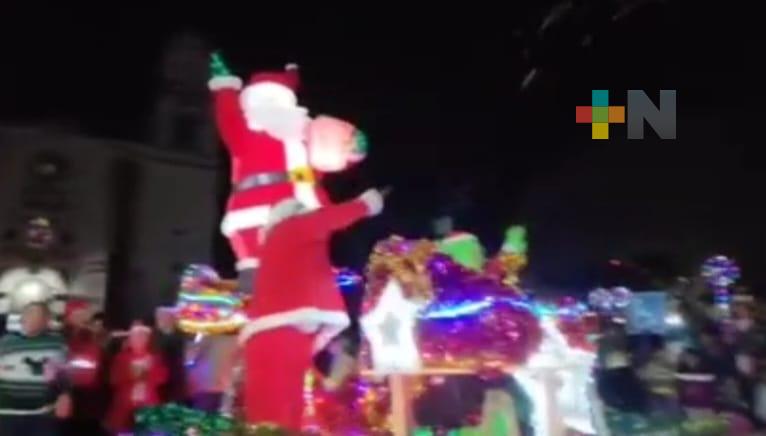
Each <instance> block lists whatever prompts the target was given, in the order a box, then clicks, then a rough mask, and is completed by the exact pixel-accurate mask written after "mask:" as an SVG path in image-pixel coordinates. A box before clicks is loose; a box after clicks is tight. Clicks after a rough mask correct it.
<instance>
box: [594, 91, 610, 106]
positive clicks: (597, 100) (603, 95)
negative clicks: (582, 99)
mask: <svg viewBox="0 0 766 436" xmlns="http://www.w3.org/2000/svg"><path fill="white" fill-rule="evenodd" d="M591 100H592V103H591V106H602V107H604V106H609V91H608V90H606V89H594V90H593V91H591Z"/></svg>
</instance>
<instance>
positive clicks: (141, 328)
mask: <svg viewBox="0 0 766 436" xmlns="http://www.w3.org/2000/svg"><path fill="white" fill-rule="evenodd" d="M151 332H152V329H151V328H150V327H147V326H145V325H134V326H132V327H131V328H130V330H129V331H128V334H132V333H151Z"/></svg>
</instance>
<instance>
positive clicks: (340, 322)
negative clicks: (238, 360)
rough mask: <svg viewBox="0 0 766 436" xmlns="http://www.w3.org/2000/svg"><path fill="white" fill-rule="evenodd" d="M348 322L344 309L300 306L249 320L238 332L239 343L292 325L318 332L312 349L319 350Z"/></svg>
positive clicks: (308, 331) (348, 323)
mask: <svg viewBox="0 0 766 436" xmlns="http://www.w3.org/2000/svg"><path fill="white" fill-rule="evenodd" d="M350 324H351V320H350V319H349V317H348V314H347V313H346V312H345V311H335V310H320V309H317V308H315V307H301V308H299V309H294V310H290V311H287V312H279V313H274V314H271V315H266V316H262V317H260V318H255V319H252V320H250V321H249V322H248V323H247V325H246V326H245V327H244V328H243V329H242V331H240V333H239V343H240V344H244V343H246V342H247V340H248V339H249V338H250V337H251V336H253V335H255V334H257V333H260V332H263V331H266V330H273V329H275V328H279V327H288V326H292V327H295V328H298V329H299V330H301V331H305V332H307V333H313V332H318V333H317V335H316V339H315V341H314V351H320V350H321V349H322V348H324V347H325V345H327V344H328V343H329V342H330V340H332V338H334V337H335V336H337V335H338V334H339V333H340V332H342V331H343V329H345V328H346V327H348V326H349V325H350Z"/></svg>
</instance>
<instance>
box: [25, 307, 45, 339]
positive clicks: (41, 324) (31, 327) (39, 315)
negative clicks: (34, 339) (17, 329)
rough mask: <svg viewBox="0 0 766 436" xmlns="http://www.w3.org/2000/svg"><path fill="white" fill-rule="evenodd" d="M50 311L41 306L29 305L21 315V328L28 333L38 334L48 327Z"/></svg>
mask: <svg viewBox="0 0 766 436" xmlns="http://www.w3.org/2000/svg"><path fill="white" fill-rule="evenodd" d="M48 321H49V319H48V312H47V311H46V310H45V308H43V307H41V306H37V305H35V306H28V307H27V308H26V309H24V313H22V315H21V328H22V329H23V331H24V333H25V334H27V335H37V334H39V333H40V332H42V331H43V330H45V329H46V328H47V327H48Z"/></svg>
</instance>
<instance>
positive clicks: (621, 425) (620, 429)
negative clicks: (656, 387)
mask: <svg viewBox="0 0 766 436" xmlns="http://www.w3.org/2000/svg"><path fill="white" fill-rule="evenodd" d="M606 419H607V422H608V425H609V428H610V429H611V430H612V431H613V432H615V433H617V434H624V435H636V436H640V435H651V434H658V433H656V432H660V431H673V432H675V434H679V435H681V436H724V435H726V434H728V431H729V422H728V420H726V418H722V417H718V416H713V417H705V418H702V417H698V418H693V419H689V420H685V421H681V420H677V419H673V418H672V417H669V416H658V417H656V418H653V419H650V418H649V417H647V416H644V415H639V414H636V413H621V412H619V411H617V410H615V409H607V412H606Z"/></svg>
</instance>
